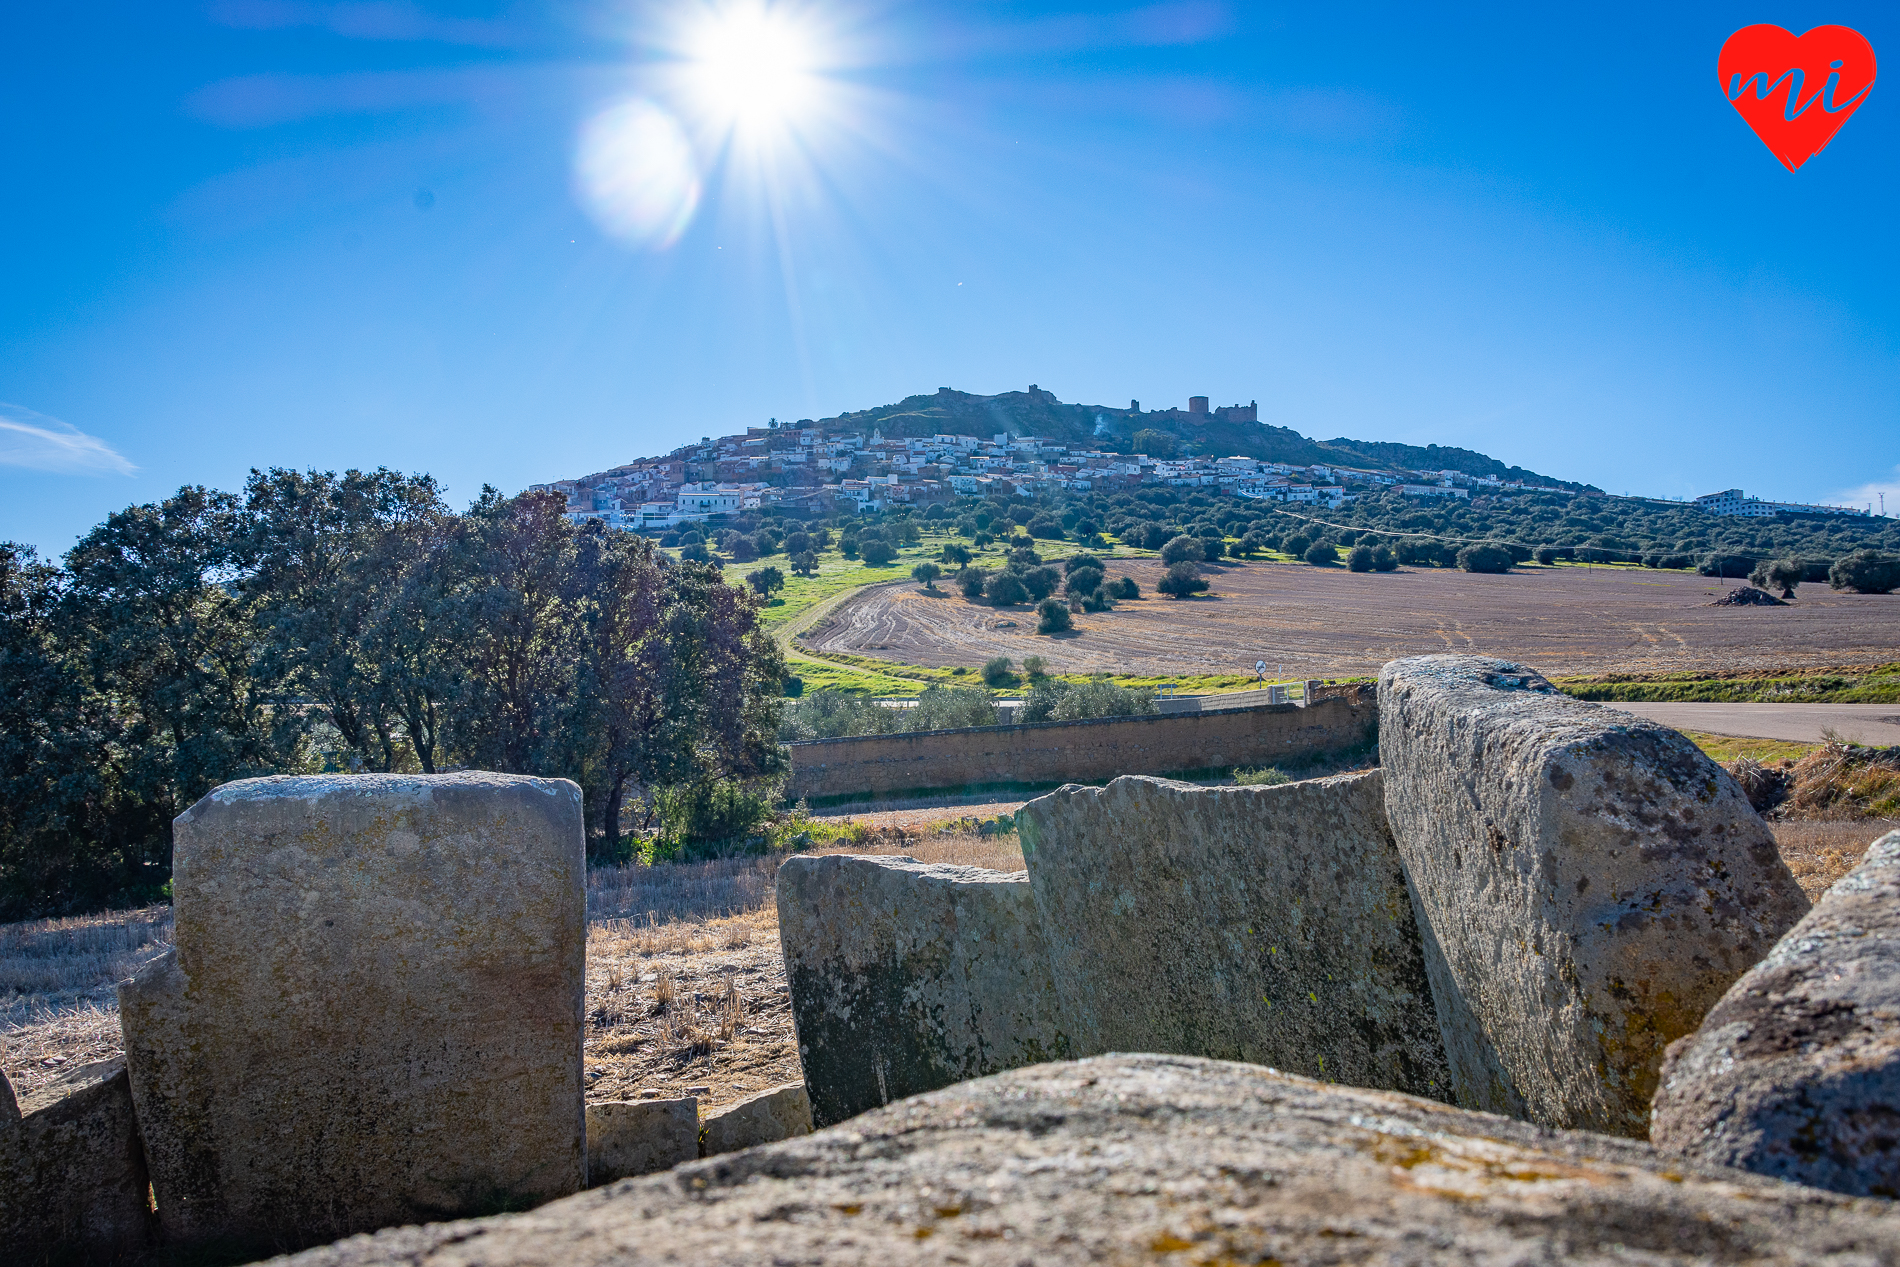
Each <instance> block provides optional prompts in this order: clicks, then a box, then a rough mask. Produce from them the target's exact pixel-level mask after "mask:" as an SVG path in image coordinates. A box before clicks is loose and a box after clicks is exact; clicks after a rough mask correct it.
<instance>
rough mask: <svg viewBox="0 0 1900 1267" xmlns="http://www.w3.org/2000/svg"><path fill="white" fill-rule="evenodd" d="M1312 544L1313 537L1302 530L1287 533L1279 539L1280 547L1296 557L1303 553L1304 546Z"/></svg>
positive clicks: (1304, 551) (1304, 550)
mask: <svg viewBox="0 0 1900 1267" xmlns="http://www.w3.org/2000/svg"><path fill="white" fill-rule="evenodd" d="M1312 544H1313V538H1311V537H1309V536H1307V535H1306V534H1305V533H1303V532H1294V533H1289V534H1287V535H1286V536H1284V537H1282V538H1281V539H1280V549H1281V550H1282V551H1283V552H1285V553H1287V554H1290V555H1292V556H1293V557H1294V558H1296V559H1297V558H1300V557H1302V556H1303V555H1305V553H1306V548H1307V547H1308V546H1310V545H1312Z"/></svg>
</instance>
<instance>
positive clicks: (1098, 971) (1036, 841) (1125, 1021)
mask: <svg viewBox="0 0 1900 1267" xmlns="http://www.w3.org/2000/svg"><path fill="white" fill-rule="evenodd" d="M1384 789H1385V785H1384V780H1383V777H1382V776H1381V774H1380V773H1379V771H1377V770H1373V771H1369V772H1365V773H1360V774H1348V775H1340V776H1338V777H1335V778H1330V779H1312V780H1308V781H1306V782H1301V783H1288V784H1283V785H1281V786H1278V787H1219V788H1204V787H1196V786H1193V785H1191V784H1186V783H1174V782H1169V781H1167V780H1164V779H1153V778H1145V777H1139V776H1131V777H1126V778H1120V779H1116V780H1115V781H1114V782H1113V783H1110V784H1109V785H1108V786H1107V787H1105V788H1100V787H1077V786H1070V787H1065V788H1062V789H1061V790H1060V791H1057V792H1053V793H1051V794H1049V795H1048V796H1044V797H1041V798H1039V799H1037V800H1034V801H1031V802H1030V803H1029V804H1028V805H1026V806H1024V807H1023V809H1022V810H1021V812H1019V813H1018V814H1017V816H1016V821H1017V829H1018V830H1019V831H1020V832H1021V834H1022V842H1023V857H1024V858H1025V860H1026V861H1027V863H1028V866H1029V879H1030V884H1031V886H1032V887H1033V889H1034V891H1035V894H1036V905H1037V909H1038V910H1039V911H1040V912H1041V914H1042V925H1043V935H1044V937H1045V938H1046V939H1047V941H1048V944H1049V958H1050V967H1051V971H1052V974H1053V976H1054V979H1055V985H1056V996H1057V998H1058V999H1059V1000H1060V1004H1061V1008H1062V1020H1063V1027H1064V1031H1065V1032H1066V1033H1067V1034H1068V1036H1069V1041H1070V1043H1071V1044H1072V1045H1073V1047H1074V1048H1075V1050H1076V1051H1077V1053H1078V1054H1085V1055H1093V1054H1096V1053H1099V1052H1108V1051H1146V1052H1174V1053H1178V1054H1180V1055H1185V1056H1212V1057H1215V1058H1218V1059H1223V1060H1244V1061H1250V1062H1252V1063H1254V1064H1262V1065H1271V1066H1273V1067H1275V1068H1278V1069H1285V1070H1288V1071H1290V1072H1293V1073H1300V1074H1305V1075H1307V1076H1309V1077H1314V1078H1324V1079H1329V1080H1333V1081H1338V1082H1345V1083H1350V1084H1352V1085H1354V1086H1362V1087H1379V1088H1384V1089H1387V1090H1397V1091H1405V1092H1409V1093H1411V1094H1415V1095H1424V1096H1432V1097H1436V1098H1439V1099H1446V1100H1449V1099H1450V1096H1451V1077H1450V1071H1449V1069H1448V1067H1447V1065H1446V1062H1445V1048H1444V1040H1443V1039H1442V1038H1441V1037H1440V1035H1439V1027H1438V1016H1437V1013H1436V1012H1435V1011H1434V1009H1433V1005H1432V995H1431V987H1430V985H1429V984H1428V982H1427V981H1426V977H1425V956H1424V948H1423V946H1422V944H1421V942H1420V938H1419V931H1418V921H1417V919H1416V917H1415V915H1414V912H1413V909H1412V899H1411V896H1410V895H1409V894H1408V893H1407V891H1406V884H1405V871H1404V868H1403V867H1402V866H1401V865H1400V861H1399V853H1398V848H1397V846H1396V845H1395V844H1394V843H1393V840H1392V833H1391V830H1390V828H1389V827H1388V826H1387V824H1386V816H1385V790H1384Z"/></svg>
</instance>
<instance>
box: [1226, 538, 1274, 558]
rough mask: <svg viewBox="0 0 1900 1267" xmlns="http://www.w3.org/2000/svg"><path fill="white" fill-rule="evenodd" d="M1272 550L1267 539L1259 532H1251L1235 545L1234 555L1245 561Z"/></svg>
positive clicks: (1233, 548)
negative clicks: (1264, 551)
mask: <svg viewBox="0 0 1900 1267" xmlns="http://www.w3.org/2000/svg"><path fill="white" fill-rule="evenodd" d="M1270 549H1272V547H1271V546H1269V545H1268V544H1267V539H1266V537H1264V536H1262V535H1261V534H1260V533H1257V532H1249V533H1247V534H1246V535H1244V536H1242V537H1241V539H1240V540H1239V541H1238V542H1236V543H1235V544H1234V546H1233V547H1232V553H1234V554H1236V555H1238V556H1239V557H1241V558H1243V559H1251V558H1252V557H1253V556H1254V555H1256V554H1259V553H1260V552H1261V551H1263V550H1270Z"/></svg>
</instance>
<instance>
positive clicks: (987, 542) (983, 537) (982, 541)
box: [970, 532, 996, 550]
mask: <svg viewBox="0 0 1900 1267" xmlns="http://www.w3.org/2000/svg"><path fill="white" fill-rule="evenodd" d="M995 541H996V538H995V537H992V536H991V535H990V534H989V533H987V532H978V533H976V534H974V535H973V536H972V537H971V538H970V544H971V545H972V546H975V547H976V548H977V549H979V550H986V549H988V548H989V547H990V546H991V545H992V544H993V543H994V542H995Z"/></svg>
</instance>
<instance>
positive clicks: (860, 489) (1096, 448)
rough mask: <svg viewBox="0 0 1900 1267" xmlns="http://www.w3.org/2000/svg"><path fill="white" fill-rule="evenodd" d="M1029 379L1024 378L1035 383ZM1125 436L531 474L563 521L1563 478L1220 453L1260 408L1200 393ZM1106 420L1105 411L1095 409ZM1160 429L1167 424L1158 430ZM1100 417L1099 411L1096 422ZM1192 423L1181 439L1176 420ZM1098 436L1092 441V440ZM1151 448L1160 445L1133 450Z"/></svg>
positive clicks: (755, 439) (1474, 486)
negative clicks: (1212, 430)
mask: <svg viewBox="0 0 1900 1267" xmlns="http://www.w3.org/2000/svg"><path fill="white" fill-rule="evenodd" d="M1036 390H1037V389H1036V388H1034V387H1032V388H1031V389H1030V391H1031V392H1032V393H1033V392H1035V391H1036ZM1130 405H1131V412H1132V413H1133V414H1134V415H1135V416H1136V417H1137V418H1140V419H1141V420H1143V421H1144V422H1146V423H1150V424H1154V425H1148V426H1144V427H1142V428H1141V429H1138V430H1135V431H1133V433H1132V435H1130V436H1129V437H1128V441H1127V442H1124V443H1123V444H1121V445H1118V446H1116V447H1105V446H1106V445H1107V444H1108V443H1109V441H1110V440H1112V439H1113V437H1111V436H1096V437H1092V438H1091V439H1090V440H1081V441H1078V440H1071V439H1066V438H1063V437H1059V436H1042V435H1019V434H1013V433H1011V432H1009V431H999V432H995V433H993V434H990V435H958V434H949V433H933V434H930V435H895V434H893V435H886V434H885V432H884V430H883V429H882V428H881V427H879V426H877V425H876V424H875V423H872V424H870V425H868V427H867V426H866V425H865V424H864V423H862V422H858V421H856V420H853V419H851V418H849V417H846V418H840V419H827V420H825V421H823V422H818V421H814V420H812V419H802V420H800V421H798V422H796V423H787V424H783V425H781V424H779V423H778V422H777V421H776V420H774V421H773V422H771V423H770V424H768V425H767V426H764V427H748V428H747V429H746V431H745V432H744V433H743V434H735V435H725V436H719V437H712V436H706V437H702V438H701V439H700V440H699V442H698V443H696V444H688V445H683V446H681V447H680V448H678V449H675V450H674V451H673V452H671V453H669V454H667V455H666V456H664V457H656V458H647V459H642V460H639V461H635V462H629V463H627V464H625V465H623V466H616V467H614V468H612V469H611V470H606V471H601V472H598V473H596V474H593V475H587V476H583V477H581V478H578V479H570V480H555V481H553V482H551V483H546V484H536V485H533V486H532V487H533V488H534V489H535V490H537V491H549V492H558V493H560V494H562V495H563V496H565V497H566V499H567V513H568V517H569V518H570V519H573V520H575V521H576V522H584V521H586V520H590V519H598V520H601V521H603V522H604V523H606V524H607V525H608V526H610V527H616V528H628V529H632V530H634V531H664V530H665V529H667V528H669V527H673V526H675V525H678V524H683V523H696V522H702V521H704V520H706V519H709V518H711V517H713V516H715V515H729V514H740V513H743V512H745V511H748V510H766V509H771V508H775V507H776V508H778V509H780V510H782V511H787V512H791V513H795V514H796V513H800V512H803V513H806V514H814V515H829V514H835V513H837V512H838V511H841V510H844V511H873V512H875V511H879V510H883V509H885V508H887V507H893V506H913V507H919V508H922V507H927V506H929V505H931V504H933V503H937V502H949V501H953V500H955V499H956V498H958V497H968V496H976V497H988V496H991V495H1001V496H1002V497H1004V498H1007V497H1009V496H1011V495H1020V496H1024V497H1031V498H1034V497H1038V496H1041V495H1043V494H1045V493H1050V492H1053V491H1056V490H1063V491H1067V492H1081V493H1087V492H1116V491H1127V490H1131V489H1136V488H1141V487H1144V486H1163V485H1166V486H1174V487H1200V488H1207V489H1210V490H1218V491H1221V492H1225V493H1230V494H1233V495H1235V496H1239V497H1247V498H1254V499H1261V500H1273V501H1282V502H1294V503H1305V504H1310V505H1317V506H1323V507H1327V508H1331V509H1337V508H1338V507H1340V506H1342V505H1344V504H1345V503H1347V502H1350V501H1353V500H1354V499H1355V498H1357V497H1358V496H1360V495H1362V494H1364V493H1366V492H1373V491H1383V490H1396V491H1398V492H1401V493H1404V494H1406V495H1408V496H1412V497H1421V498H1455V499H1468V498H1470V496H1471V495H1472V493H1473V491H1474V490H1477V491H1489V492H1507V491H1516V492H1550V493H1560V492H1564V491H1566V490H1565V489H1564V488H1560V487H1556V486H1552V485H1547V484H1543V483H1539V482H1534V481H1527V480H1525V479H1513V478H1509V477H1507V476H1501V475H1498V474H1492V473H1476V474H1474V473H1471V472H1468V471H1463V470H1447V469H1421V468H1411V469H1407V468H1392V469H1375V468H1371V467H1355V466H1346V465H1341V464H1339V463H1336V462H1312V463H1307V464H1297V463H1292V462H1283V461H1273V460H1269V459H1266V458H1261V457H1254V456H1248V455H1245V454H1227V455H1222V456H1214V455H1213V454H1212V453H1209V452H1195V451H1194V450H1196V449H1206V448H1207V445H1206V443H1205V441H1203V442H1201V443H1198V444H1197V443H1196V439H1197V437H1195V436H1194V432H1193V431H1192V430H1190V429H1191V428H1195V427H1197V426H1201V425H1205V424H1207V423H1210V422H1224V423H1229V424H1234V423H1256V424H1257V406H1255V405H1251V404H1250V405H1233V406H1227V407H1224V408H1220V409H1212V410H1210V409H1209V407H1208V400H1207V397H1205V396H1195V397H1193V398H1191V399H1190V401H1189V403H1188V408H1187V409H1186V410H1178V409H1175V410H1165V411H1157V412H1155V413H1151V414H1146V415H1144V414H1141V413H1140V409H1139V404H1138V402H1132V401H1131V402H1130ZM1103 421H1104V422H1105V421H1106V420H1105V419H1104V420H1103ZM1164 427H1165V428H1166V429H1162V428H1164ZM1099 429H1103V428H1102V427H1101V424H1099V423H1098V430H1099ZM1180 431H1186V432H1187V436H1188V438H1187V439H1185V440H1183V439H1182V438H1181V437H1180V436H1179V435H1178V432H1180ZM1092 441H1099V442H1100V444H1099V445H1098V444H1097V443H1093V442H1092ZM1136 446H1140V448H1141V449H1143V450H1146V449H1153V450H1155V451H1154V452H1147V451H1131V450H1134V449H1135V448H1136Z"/></svg>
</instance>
